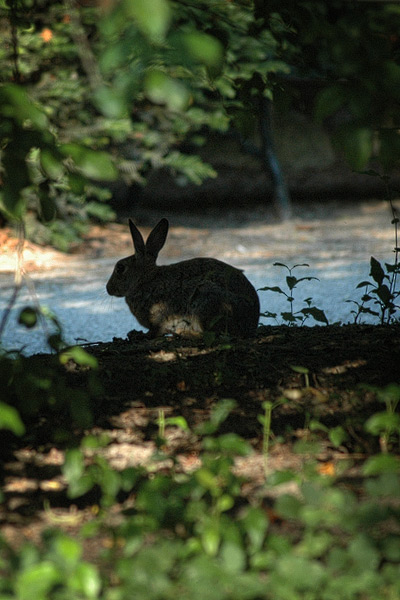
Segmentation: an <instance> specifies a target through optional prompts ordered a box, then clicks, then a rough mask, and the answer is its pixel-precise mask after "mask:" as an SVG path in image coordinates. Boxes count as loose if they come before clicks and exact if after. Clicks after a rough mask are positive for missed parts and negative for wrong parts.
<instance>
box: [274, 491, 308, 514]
mask: <svg viewBox="0 0 400 600" xmlns="http://www.w3.org/2000/svg"><path fill="white" fill-rule="evenodd" d="M301 508H302V502H301V501H300V500H299V499H298V498H296V497H295V496H292V495H291V494H283V495H282V496H279V497H278V499H277V501H276V505H275V510H276V512H277V513H278V514H279V515H280V516H281V517H283V518H284V519H297V518H298V517H299V514H300V510H301Z"/></svg>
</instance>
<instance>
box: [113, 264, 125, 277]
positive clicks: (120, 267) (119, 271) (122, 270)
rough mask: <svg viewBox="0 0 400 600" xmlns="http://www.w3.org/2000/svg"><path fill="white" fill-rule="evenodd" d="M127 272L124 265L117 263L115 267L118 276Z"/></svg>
mask: <svg viewBox="0 0 400 600" xmlns="http://www.w3.org/2000/svg"><path fill="white" fill-rule="evenodd" d="M125 271H126V265H124V264H122V263H117V264H116V265H115V272H116V273H117V275H122V274H123V273H125Z"/></svg>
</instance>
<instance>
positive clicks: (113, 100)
mask: <svg viewBox="0 0 400 600" xmlns="http://www.w3.org/2000/svg"><path fill="white" fill-rule="evenodd" d="M93 97H94V101H95V104H96V106H97V108H99V110H101V112H102V113H103V115H105V116H106V117H108V118H110V119H120V118H123V117H125V116H126V115H127V114H128V107H127V104H126V101H125V98H124V97H123V95H122V94H121V93H117V92H116V91H115V90H113V89H111V88H108V87H105V86H103V87H100V88H98V89H97V90H96V91H95V92H94V96H93Z"/></svg>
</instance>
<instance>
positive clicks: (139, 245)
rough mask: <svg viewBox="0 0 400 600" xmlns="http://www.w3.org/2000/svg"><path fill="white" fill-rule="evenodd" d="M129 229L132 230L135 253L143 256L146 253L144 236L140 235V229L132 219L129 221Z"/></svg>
mask: <svg viewBox="0 0 400 600" xmlns="http://www.w3.org/2000/svg"><path fill="white" fill-rule="evenodd" d="M129 229H130V230H131V236H132V240H133V245H134V247H135V252H136V253H137V254H143V255H144V252H145V245H144V240H143V236H142V234H141V233H140V231H139V229H138V228H137V227H136V225H135V223H134V222H133V221H132V219H129Z"/></svg>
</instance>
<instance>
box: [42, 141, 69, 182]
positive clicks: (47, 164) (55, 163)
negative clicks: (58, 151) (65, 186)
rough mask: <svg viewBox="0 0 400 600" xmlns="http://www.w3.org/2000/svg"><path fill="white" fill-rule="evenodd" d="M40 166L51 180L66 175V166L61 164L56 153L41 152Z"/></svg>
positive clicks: (44, 150)
mask: <svg viewBox="0 0 400 600" xmlns="http://www.w3.org/2000/svg"><path fill="white" fill-rule="evenodd" d="M40 164H41V165H42V169H43V171H44V172H45V173H46V175H48V177H50V178H51V179H59V178H60V177H62V175H63V174H64V165H63V164H62V163H61V162H60V160H59V159H58V157H57V156H55V154H54V152H52V151H51V150H49V149H46V148H45V149H43V150H41V152H40Z"/></svg>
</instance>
